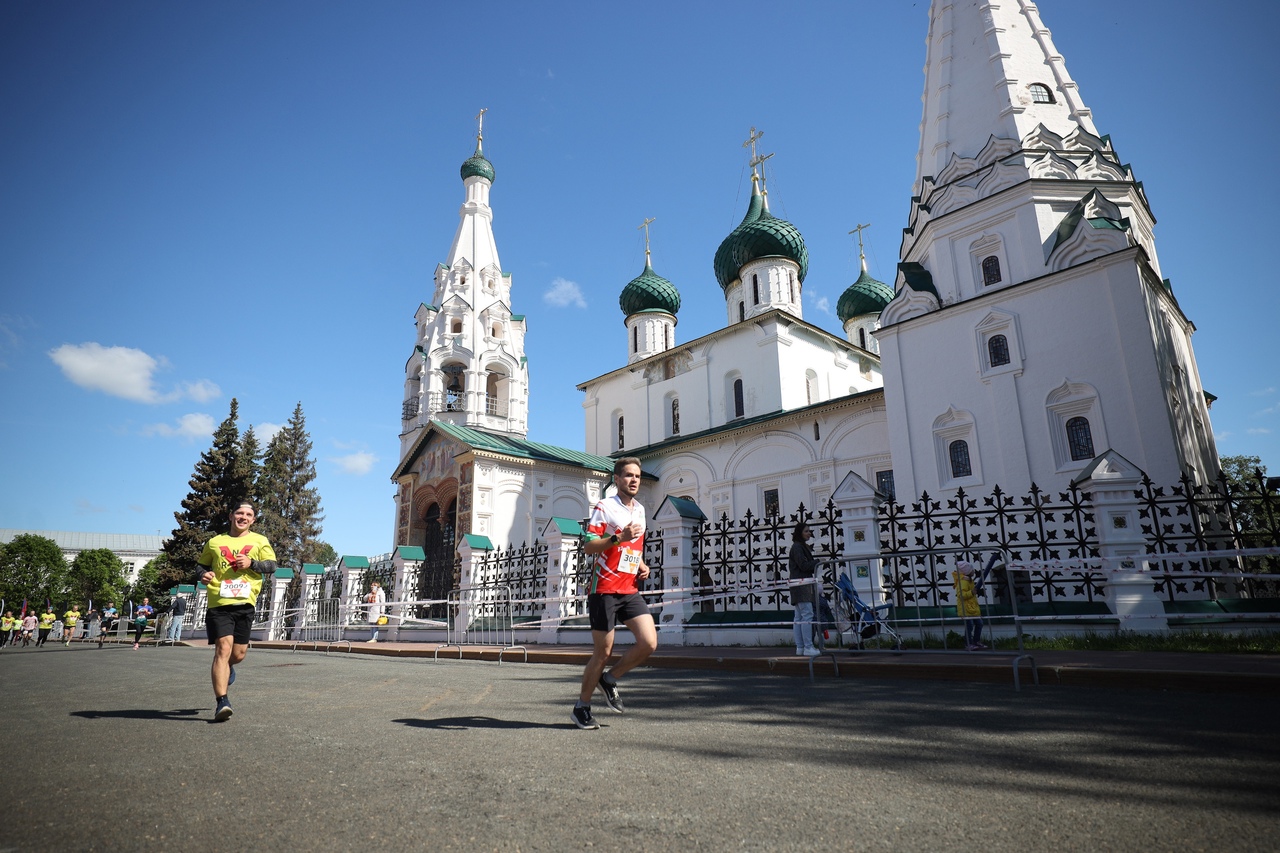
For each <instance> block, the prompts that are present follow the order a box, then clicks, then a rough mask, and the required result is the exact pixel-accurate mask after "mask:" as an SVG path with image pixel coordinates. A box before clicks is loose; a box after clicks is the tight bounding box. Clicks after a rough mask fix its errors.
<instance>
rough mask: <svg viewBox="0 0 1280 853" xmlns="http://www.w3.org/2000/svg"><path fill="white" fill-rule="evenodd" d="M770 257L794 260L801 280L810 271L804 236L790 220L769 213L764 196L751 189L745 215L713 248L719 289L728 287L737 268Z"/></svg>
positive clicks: (735, 276) (734, 276)
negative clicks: (722, 240) (749, 202)
mask: <svg viewBox="0 0 1280 853" xmlns="http://www.w3.org/2000/svg"><path fill="white" fill-rule="evenodd" d="M773 257H783V258H787V259H788V260H791V261H794V262H795V263H796V264H797V265H798V266H799V267H800V274H799V275H800V282H801V283H804V279H805V276H807V275H808V274H809V249H808V247H807V246H805V243H804V237H802V236H801V235H800V230H799V229H798V228H796V227H795V226H794V225H792V224H791V223H790V222H788V221H787V220H785V219H778V218H777V217H775V216H774V215H773V214H771V213H770V212H769V209H768V208H767V207H765V205H764V197H763V196H762V195H761V194H760V193H759V192H753V193H752V194H751V205H750V207H748V208H747V215H746V216H744V217H743V218H742V222H741V223H740V224H739V225H738V227H737V228H735V229H733V230H732V231H730V232H729V236H728V237H725V238H724V242H722V243H721V244H720V248H718V249H716V256H715V260H714V267H715V273H716V281H718V282H719V283H720V289H721V290H728V289H729V285H731V284H732V283H733V281H734V279H736V278H737V277H738V272H739V271H740V270H741V269H742V268H743V267H744V266H746V265H747V264H749V263H750V262H751V261H754V260H758V259H760V258H773Z"/></svg>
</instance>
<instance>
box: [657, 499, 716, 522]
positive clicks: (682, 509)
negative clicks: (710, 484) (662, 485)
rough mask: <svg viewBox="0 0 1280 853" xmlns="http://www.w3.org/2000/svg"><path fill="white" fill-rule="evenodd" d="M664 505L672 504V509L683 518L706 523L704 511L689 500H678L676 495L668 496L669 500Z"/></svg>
mask: <svg viewBox="0 0 1280 853" xmlns="http://www.w3.org/2000/svg"><path fill="white" fill-rule="evenodd" d="M663 503H669V504H671V508H672V509H674V510H675V511H676V514H677V515H679V516H680V517H681V518H696V519H699V520H701V521H706V518H707V516H706V514H705V513H703V511H702V509H701V508H699V506H698V505H697V504H696V503H694V502H693V501H691V500H689V499H688V498H677V497H675V496H674V495H667V498H666V500H665V501H663ZM658 509H662V507H661V506H659V507H658ZM654 515H657V513H654Z"/></svg>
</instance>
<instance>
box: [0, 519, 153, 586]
mask: <svg viewBox="0 0 1280 853" xmlns="http://www.w3.org/2000/svg"><path fill="white" fill-rule="evenodd" d="M23 534H30V535H33V536H43V537H44V538H45V539H52V540H53V541H54V542H55V543H57V545H58V547H59V548H60V549H62V556H63V557H64V558H65V559H66V561H67V562H68V563H70V562H72V561H73V560H75V558H76V557H77V556H78V555H79V554H80V552H81V551H93V550H97V549H98V548H106V549H107V550H108V551H110V552H112V553H113V554H115V555H116V556H117V557H119V558H120V560H121V562H123V563H124V567H125V572H124V577H125V582H126V583H129V584H134V583H137V581H138V573H139V572H141V571H142V569H143V567H144V566H146V565H147V563H149V562H151V561H152V560H154V559H155V558H156V557H159V556H160V553H161V550H160V549H161V548H163V547H164V543H165V539H167V538H168V537H165V536H147V535H144V534H140V533H79V532H75V531H67V530H0V543H3V544H6V545H7V544H8V543H10V542H12V541H13V538H14V537H15V536H21V535H23Z"/></svg>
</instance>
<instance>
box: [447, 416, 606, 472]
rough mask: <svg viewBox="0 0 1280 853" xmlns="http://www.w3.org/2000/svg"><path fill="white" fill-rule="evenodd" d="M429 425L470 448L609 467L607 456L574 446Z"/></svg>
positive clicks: (592, 467)
mask: <svg viewBox="0 0 1280 853" xmlns="http://www.w3.org/2000/svg"><path fill="white" fill-rule="evenodd" d="M431 425H432V426H434V427H435V428H437V429H439V430H440V431H441V432H443V433H444V434H446V435H448V436H451V437H453V438H456V439H457V440H458V441H461V442H462V443H463V444H466V445H467V446H469V447H471V448H472V449H474V450H483V451H486V452H489V453H501V454H503V455H506V456H515V457H518V458H520V459H535V460H537V461H539V462H557V463H559V464H561V465H572V466H574V467H575V468H588V469H590V470H593V471H613V460H612V459H610V458H609V457H607V456H596V455H594V454H591V453H583V452H581V451H578V450H569V449H568V448H567V447H556V446H555V445H553V444H541V443H539V442H536V441H529V440H528V439H524V438H518V437H516V436H513V435H500V434H497V433H492V432H486V431H484V430H479V429H472V428H471V427H464V426H457V425H456V424H451V423H446V422H445V421H432V422H431Z"/></svg>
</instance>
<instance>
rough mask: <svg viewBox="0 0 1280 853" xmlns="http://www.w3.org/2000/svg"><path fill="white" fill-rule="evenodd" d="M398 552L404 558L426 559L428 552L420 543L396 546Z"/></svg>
mask: <svg viewBox="0 0 1280 853" xmlns="http://www.w3.org/2000/svg"><path fill="white" fill-rule="evenodd" d="M396 553H397V554H399V555H400V559H402V560H425V559H427V554H426V552H425V551H423V550H422V548H421V547H419V546H418V545H400V546H398V547H397V548H396Z"/></svg>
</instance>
